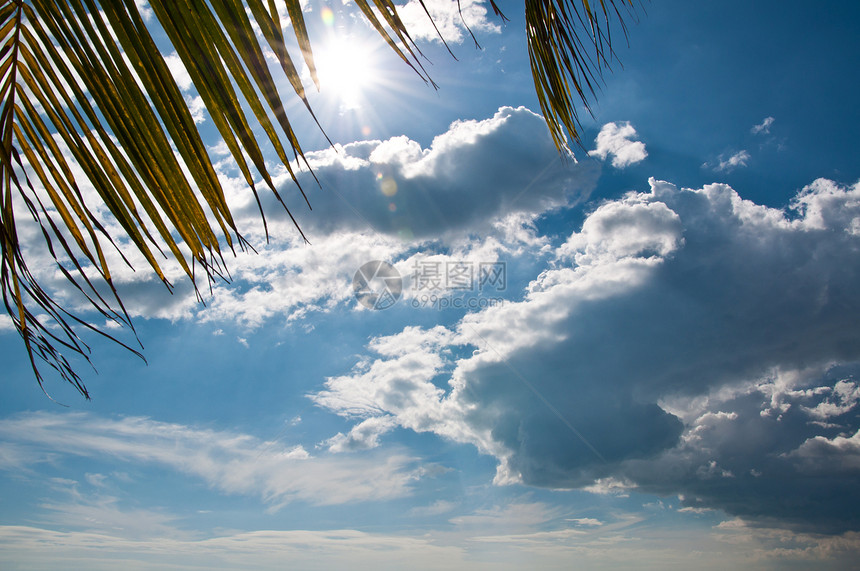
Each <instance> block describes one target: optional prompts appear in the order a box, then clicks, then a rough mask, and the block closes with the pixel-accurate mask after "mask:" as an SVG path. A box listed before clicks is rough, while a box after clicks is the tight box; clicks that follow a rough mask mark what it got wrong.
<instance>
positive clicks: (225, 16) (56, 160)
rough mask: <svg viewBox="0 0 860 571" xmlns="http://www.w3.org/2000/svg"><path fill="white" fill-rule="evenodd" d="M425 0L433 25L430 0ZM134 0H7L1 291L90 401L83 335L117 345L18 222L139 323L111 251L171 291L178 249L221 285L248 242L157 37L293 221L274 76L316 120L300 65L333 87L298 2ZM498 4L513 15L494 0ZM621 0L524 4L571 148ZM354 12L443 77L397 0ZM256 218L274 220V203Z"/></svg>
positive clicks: (88, 287)
mask: <svg viewBox="0 0 860 571" xmlns="http://www.w3.org/2000/svg"><path fill="white" fill-rule="evenodd" d="M419 3H420V4H421V6H422V7H423V8H424V11H425V12H426V13H427V15H428V17H430V12H429V11H428V10H427V7H426V6H424V2H423V0H419ZM138 4H141V3H140V2H138V1H136V0H113V1H110V2H96V1H95V0H61V1H56V2H54V1H51V0H27V1H24V0H2V1H0V38H2V40H0V41H2V50H0V97H2V112H0V128H2V153H0V179H2V198H0V201H2V202H0V209H2V214H0V243H2V266H0V281H2V289H3V301H4V303H5V305H6V309H7V311H8V313H9V315H10V316H11V318H12V320H13V322H14V325H15V327H16V329H17V331H18V333H19V334H20V335H21V338H22V339H23V342H24V346H25V348H26V350H27V353H28V355H29V358H30V361H31V365H32V367H33V371H34V373H35V375H36V379H37V381H38V383H39V385H40V386H43V377H42V374H41V372H40V369H39V366H38V362H40V361H44V363H47V365H49V366H50V367H52V368H53V369H55V370H56V372H57V373H58V374H59V375H60V376H61V377H62V378H63V379H65V380H66V381H68V382H69V383H71V384H72V385H74V386H75V387H76V388H77V389H78V390H79V391H80V392H81V394H83V395H84V396H85V397H87V398H89V395H88V393H87V390H86V388H85V386H84V383H83V381H82V379H81V377H80V376H79V375H78V374H77V373H76V372H75V370H74V368H73V366H72V363H71V362H70V361H68V360H67V359H66V358H65V357H64V353H63V352H64V351H67V352H69V351H70V352H71V353H73V354H77V355H79V356H82V357H83V358H84V359H86V360H87V361H89V354H90V348H89V346H88V345H87V344H86V343H85V341H84V340H83V339H82V337H81V336H80V334H79V333H80V332H82V331H83V330H90V331H92V332H95V333H98V334H101V335H104V336H106V337H109V338H111V339H113V340H114V341H117V340H116V339H115V338H113V337H112V336H111V335H109V334H108V333H106V332H105V331H104V330H102V329H101V328H99V327H96V326H94V325H92V324H91V323H89V322H87V321H84V320H83V318H81V317H78V316H76V315H75V314H74V313H72V312H71V310H69V309H67V308H66V307H64V305H63V304H62V303H60V302H58V301H57V300H56V299H55V298H54V295H55V294H54V293H53V292H51V291H48V290H47V289H45V288H43V287H42V286H41V285H40V283H39V281H38V280H37V279H36V277H35V274H34V272H32V271H31V268H30V267H28V263H27V262H28V255H27V252H28V251H29V250H30V248H32V247H33V246H32V245H31V244H29V243H27V244H25V243H24V242H23V241H22V239H21V234H20V230H21V227H22V226H21V225H22V224H32V223H35V225H36V227H37V228H38V229H39V230H40V231H41V235H42V238H43V240H44V242H43V246H44V247H46V248H47V252H49V253H50V255H51V256H52V257H53V260H54V262H56V265H57V268H58V271H59V272H60V273H61V274H62V276H63V277H64V278H65V279H66V280H67V281H68V283H69V284H71V285H72V286H73V287H74V288H75V290H76V291H77V292H78V293H79V294H80V295H82V296H83V298H84V299H86V300H87V302H88V304H89V306H90V308H91V310H94V311H96V312H98V314H99V315H101V316H102V317H103V318H105V319H107V320H108V322H110V323H114V324H121V325H125V326H128V327H129V328H132V324H131V321H130V319H129V316H128V314H127V312H126V310H125V308H124V307H123V304H122V301H121V300H120V298H119V296H118V294H117V290H116V288H115V286H114V282H113V280H112V277H111V268H110V266H109V263H108V260H109V259H110V258H118V259H120V260H122V261H121V263H124V264H127V265H129V266H130V265H131V263H130V261H129V259H128V257H126V256H125V255H124V253H123V252H136V253H137V254H139V255H141V256H142V257H143V258H144V259H145V260H146V262H147V263H148V264H149V266H150V268H151V270H152V271H153V272H154V273H155V275H157V276H158V277H159V279H161V280H162V281H163V282H164V283H165V285H166V286H167V287H168V288H170V287H171V284H170V282H169V281H168V278H167V277H166V275H165V273H164V271H163V269H162V266H161V265H160V264H163V263H164V260H165V259H168V258H172V259H175V260H176V261H177V262H178V264H179V265H180V266H181V268H182V270H183V271H184V272H185V274H186V275H187V276H188V278H190V280H191V282H192V283H195V280H196V278H197V274H198V273H200V272H202V273H203V274H204V275H205V276H206V279H207V280H209V281H210V282H211V280H215V279H218V278H221V279H228V278H229V274H228V273H227V270H226V267H225V264H224V259H223V256H222V250H223V248H225V247H226V248H228V249H229V250H231V251H234V250H235V248H245V247H246V246H248V244H247V242H246V241H245V240H244V239H243V238H242V236H241V234H240V233H239V231H238V229H237V227H236V224H235V222H234V220H233V216H232V215H231V212H230V208H229V207H228V205H227V202H226V200H225V195H224V189H223V188H222V186H221V184H220V182H219V180H218V177H217V175H216V172H215V168H214V167H213V163H212V160H211V159H210V157H209V155H208V153H207V150H206V146H205V144H204V143H203V140H202V138H201V134H200V132H199V130H198V128H197V126H196V124H195V122H194V118H193V117H192V115H191V113H190V112H189V107H188V104H187V103H186V101H185V99H184V98H183V95H182V93H181V91H180V89H179V87H178V86H177V83H176V80H175V78H174V76H173V75H172V73H171V71H170V69H169V67H168V64H167V61H166V58H165V55H164V54H165V53H169V51H167V52H165V50H164V46H163V45H162V46H159V45H158V44H157V43H156V41H155V40H154V39H153V37H152V35H151V33H150V30H151V29H154V28H155V27H156V26H158V27H159V29H160V30H161V31H163V34H164V35H165V36H166V37H167V38H168V40H169V42H170V47H171V49H172V50H175V52H176V54H177V55H178V57H179V59H180V60H181V61H182V63H183V64H184V66H185V68H186V70H187V72H188V75H189V77H190V79H191V82H192V83H193V86H194V88H195V89H196V91H197V93H198V94H199V96H200V98H201V99H202V101H203V103H204V105H205V108H206V111H207V113H208V117H209V118H211V120H212V123H213V124H214V125H215V127H216V128H217V129H218V132H219V133H220V136H221V138H222V139H223V141H224V144H225V145H226V147H227V149H229V151H230V153H231V155H232V158H233V159H234V160H235V162H236V164H237V166H238V168H239V170H240V172H241V173H242V175H243V177H244V179H245V182H246V183H247V186H248V187H249V189H250V191H251V192H252V193H253V195H254V197H255V199H256V200H257V204H258V206H260V205H261V202H260V197H259V195H258V187H259V186H264V187H266V190H267V191H269V192H272V193H273V194H274V195H275V196H276V197H277V199H278V200H279V201H280V202H281V204H282V205H283V207H284V208H285V209H286V211H287V213H288V214H289V215H290V217H291V218H292V214H291V213H290V211H289V209H287V207H286V205H285V204H284V202H283V201H282V200H281V197H280V196H279V194H278V191H277V189H276V188H275V185H274V183H273V181H272V174H271V168H270V167H269V166H268V165H267V164H266V161H265V160H264V157H263V152H262V150H261V148H262V147H269V146H270V147H271V149H274V151H275V153H276V154H277V156H278V158H279V159H280V162H281V163H282V164H283V166H284V167H286V169H287V170H288V172H289V173H290V175H291V176H292V178H293V180H294V181H295V182H296V185H297V190H298V191H299V192H301V193H302V195H304V191H303V190H302V189H301V187H300V186H298V181H297V180H296V176H295V173H294V171H293V166H291V165H292V164H302V163H304V164H305V165H307V163H306V161H304V154H303V150H302V147H301V145H300V143H299V139H298V136H297V134H296V133H295V131H294V130H293V128H292V126H291V123H290V120H289V118H288V117H287V113H286V111H285V106H284V102H283V100H282V96H281V94H279V93H278V90H277V80H278V79H283V78H284V77H285V78H286V79H287V80H288V81H289V83H290V85H291V86H292V88H293V90H294V91H295V94H296V95H297V96H298V97H299V98H300V99H301V100H302V101H303V102H304V105H305V107H306V110H307V112H309V113H310V114H311V115H313V111H312V110H311V106H310V105H309V104H308V101H307V98H306V97H305V92H304V87H303V85H302V80H301V76H300V73H299V71H298V67H297V64H298V62H299V61H302V62H304V64H305V66H306V67H307V69H308V70H309V72H310V75H311V78H312V79H313V82H314V84H315V85H316V86H317V88H320V81H319V79H318V78H317V72H316V67H315V65H314V57H313V51H312V47H311V44H312V42H311V38H310V36H309V34H308V30H307V28H306V26H305V21H304V14H303V12H302V8H301V3H300V2H298V1H287V2H286V3H285V5H284V3H283V2H276V1H275V0H268V2H263V0H246V1H244V2H239V1H238V0H208V1H206V2H204V1H202V0H164V1H162V0H150V1H149V2H148V6H146V7H145V8H144V9H145V13H144V14H145V16H146V17H145V16H144V14H142V12H141V9H140V6H139V5H138ZM489 4H490V7H491V8H492V9H493V11H494V12H495V14H496V15H497V16H498V17H499V18H500V19H503V20H506V18H505V17H504V15H503V14H502V11H501V10H500V8H499V6H498V5H497V4H496V2H494V1H493V0H490V2H489ZM617 4H618V6H616V2H613V1H609V2H606V1H605V0H599V4H596V3H594V2H589V1H588V0H576V1H574V0H544V1H541V0H526V2H525V20H526V33H527V36H528V50H529V58H530V62H531V69H532V73H533V76H534V81H535V87H536V91H537V95H538V98H539V102H540V106H541V110H542V111H543V114H544V116H545V118H546V121H547V124H548V126H549V129H550V132H551V134H552V137H553V140H554V142H555V144H556V146H557V147H558V148H559V149H560V150H565V149H567V141H568V137H570V139H572V140H573V141H574V142H576V143H579V137H580V136H579V131H578V127H579V117H578V115H577V105H578V104H584V105H585V108H586V109H589V101H590V100H591V99H593V97H594V95H595V87H596V85H598V84H599V79H600V73H601V71H602V70H603V69H604V68H606V67H607V66H608V63H609V62H610V61H611V60H612V57H613V54H612V50H611V42H610V36H609V27H610V25H611V23H612V21H613V20H617V21H618V22H619V23H620V24H621V29H622V30H623V29H624V19H625V17H627V16H630V15H631V14H633V11H632V10H633V5H632V0H618V2H617ZM355 5H356V6H357V7H358V9H359V10H360V12H361V14H362V15H363V16H364V18H365V19H366V21H367V22H368V23H369V24H370V25H371V26H372V27H373V28H374V29H375V30H376V31H377V32H378V33H379V34H380V36H381V37H382V38H383V39H384V41H385V42H386V43H387V45H388V46H389V47H390V48H391V49H392V50H393V51H394V53H395V54H396V55H397V56H399V58H400V59H402V60H403V62H405V63H406V64H407V65H409V66H410V67H411V68H412V69H414V70H415V72H416V73H417V74H418V75H419V76H420V77H421V78H422V79H424V80H425V81H426V82H427V83H429V84H431V85H434V86H435V84H433V82H432V80H431V79H430V77H429V76H428V75H427V73H426V71H425V69H424V67H423V65H422V58H423V56H422V54H421V52H420V50H419V49H418V47H417V46H416V45H415V43H414V42H413V41H412V39H411V38H410V35H409V31H408V30H407V28H406V26H405V25H404V23H403V21H402V20H401V19H400V16H399V15H398V11H397V7H396V6H395V4H394V3H393V2H392V1H391V0H373V2H368V1H367V0H355ZM458 5H459V2H458ZM619 6H620V7H621V9H619ZM284 8H286V10H285V11H284ZM281 14H286V15H287V16H288V17H289V23H290V25H289V27H288V28H284V27H282V19H281ZM431 20H432V18H431ZM434 25H435V24H434ZM284 29H289V30H291V33H292V35H293V36H294V38H291V42H292V41H293V40H294V43H295V45H296V46H298V51H299V52H300V55H299V58H300V60H296V59H295V55H293V54H291V52H290V50H288V49H287V42H286V40H285V38H284V33H283V30H284ZM470 33H471V31H470ZM472 37H473V39H474V36H472ZM475 43H476V44H477V40H475ZM269 50H270V51H271V52H272V53H274V54H275V56H276V57H277V61H278V65H277V66H276V69H271V68H270V66H269V65H268V63H267V59H266V55H267V52H268V51H269ZM294 51H295V49H294ZM328 57H331V56H328ZM344 57H345V56H344ZM329 65H331V64H329ZM360 80H361V79H360V78H357V79H355V80H350V81H360ZM350 87H351V85H341V86H339V87H338V89H343V90H345V91H348V90H349V89H350ZM322 88H323V89H325V88H326V86H325V84H323V85H322ZM260 133H261V134H260ZM291 158H292V159H293V160H295V161H297V162H296V163H291ZM255 181H257V182H255ZM305 200H306V201H307V199H306V198H305ZM307 206H308V207H310V203H308V204H307ZM260 215H261V219H262V222H263V227H264V229H266V220H265V215H264V213H263V210H262V207H261V206H260ZM22 219H23V220H24V221H23V222H22ZM293 222H294V223H295V219H293ZM295 224H296V228H297V230H298V232H300V233H301V229H299V226H298V224H297V223H295ZM266 231H267V230H266ZM267 235H268V234H267ZM302 236H304V234H302ZM137 254H135V255H137ZM195 288H196V285H195ZM132 331H133V328H132ZM117 342H118V343H120V344H122V343H121V342H119V341H117ZM129 349H130V350H132V351H133V352H135V353H137V354H138V355H140V353H138V352H137V351H134V350H133V349H131V348H130V347H129ZM43 389H44V386H43Z"/></svg>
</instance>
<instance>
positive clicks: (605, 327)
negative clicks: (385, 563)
mask: <svg viewBox="0 0 860 571" xmlns="http://www.w3.org/2000/svg"><path fill="white" fill-rule="evenodd" d="M858 199H860V184H858V185H855V186H853V187H850V188H845V187H840V186H839V185H837V184H835V183H832V182H830V181H825V180H819V181H816V182H815V183H813V184H812V185H810V186H809V187H807V188H806V189H804V190H803V191H802V192H801V193H800V194H799V195H798V196H797V198H796V200H795V202H794V203H793V205H792V208H790V209H788V210H786V211H783V210H776V209H772V208H767V207H763V206H760V205H756V204H753V203H751V202H749V201H745V200H742V199H741V197H740V196H739V195H738V194H737V193H736V192H735V191H734V190H732V189H731V188H729V187H728V186H726V185H719V184H715V185H708V186H706V187H704V188H702V189H698V190H689V189H678V188H677V187H675V186H674V185H671V184H668V183H664V182H659V181H651V190H650V192H645V193H629V194H628V195H626V196H624V197H622V198H621V199H619V200H616V201H610V202H606V203H604V204H602V205H600V206H599V207H598V208H597V209H596V210H595V211H594V212H592V213H591V214H590V215H589V216H588V217H587V218H586V220H585V222H584V224H583V226H582V229H581V231H580V232H576V233H574V234H573V235H571V237H570V239H569V240H568V241H567V243H566V244H564V245H563V246H562V247H561V248H559V250H558V259H557V264H556V265H555V266H553V267H551V268H549V269H547V270H546V271H545V272H543V273H542V274H541V275H540V276H538V278H536V279H535V280H534V281H533V282H532V284H531V285H530V287H529V290H528V291H527V292H526V294H525V297H524V299H523V300H522V301H520V302H515V303H506V304H504V305H502V306H497V307H493V308H489V309H487V310H485V311H482V312H479V313H475V314H470V315H467V316H466V317H465V318H464V319H463V320H462V321H461V322H460V323H459V324H458V325H457V327H456V328H455V329H454V330H449V331H448V332H447V333H444V332H440V329H439V328H436V329H434V330H430V331H427V332H425V333H424V340H423V341H420V342H418V341H416V340H415V339H416V336H417V333H416V330H414V329H410V330H409V331H408V333H409V335H408V336H407V335H405V334H406V331H405V332H404V334H401V335H400V336H394V337H391V338H386V339H387V341H385V342H377V343H375V344H373V345H372V346H371V349H378V348H379V347H380V346H397V345H400V346H402V347H403V349H402V355H400V356H398V355H394V354H392V353H390V352H389V353H380V354H381V355H382V358H381V359H378V360H377V361H374V362H372V363H371V364H370V365H368V364H367V363H365V365H364V366H363V368H362V369H360V370H357V371H355V372H354V373H353V374H352V375H348V376H345V377H339V378H335V379H330V380H329V381H328V383H327V388H326V391H323V392H321V393H320V394H318V395H316V396H315V397H314V398H315V399H316V400H317V402H318V403H319V404H321V405H323V406H328V407H329V408H332V409H333V410H338V411H341V412H344V411H349V413H348V414H357V415H359V416H361V415H364V416H376V415H378V414H380V413H385V414H391V415H392V416H393V417H394V418H395V419H396V420H397V422H398V423H399V424H401V425H402V426H404V427H407V428H412V429H414V430H418V431H433V432H436V433H438V434H440V435H443V436H445V437H448V438H452V439H454V440H458V441H462V442H470V443H472V444H475V445H476V446H477V447H478V448H479V449H480V450H481V451H482V452H485V453H488V454H492V455H494V456H496V457H497V458H498V460H499V468H498V473H497V478H496V481H497V482H500V483H502V482H510V481H520V482H523V483H525V484H530V485H536V486H544V487H550V488H565V487H586V486H589V485H590V484H592V483H594V482H595V481H596V480H598V479H601V478H603V479H606V478H614V479H616V480H625V481H629V482H633V483H634V484H636V485H638V486H639V487H641V488H642V489H644V490H648V491H654V492H658V493H661V494H682V495H683V496H684V501H685V503H687V504H688V505H691V506H695V507H713V508H720V509H724V510H726V511H727V512H729V513H733V514H737V515H741V516H744V517H745V518H748V519H761V520H766V519H768V518H771V519H777V520H779V521H783V522H786V523H787V524H791V525H796V526H806V527H807V528H810V529H821V530H827V531H839V530H844V529H855V528H857V526H858V525H860V521H858V518H857V517H856V516H855V515H854V512H856V511H857V510H856V508H857V507H860V491H855V487H856V486H855V485H854V484H855V483H856V479H857V477H858V476H860V462H858V459H860V436H857V434H858V428H860V421H858V415H857V410H856V408H855V407H856V404H857V402H858V400H860V399H858V397H856V396H852V395H854V392H852V391H854V388H853V387H854V385H853V384H852V383H853V381H851V376H850V375H851V373H852V372H853V371H854V369H846V370H843V369H833V368H832V367H833V366H834V365H835V364H838V363H843V364H848V365H850V364H851V363H853V362H857V361H860V327H858V323H860V296H857V295H856V294H857V291H858V287H857V284H858V283H860V264H858V263H857V262H858V261H860V260H858V256H860V200H858ZM434 344H437V345H434ZM456 345H465V346H472V348H473V349H474V353H472V354H471V355H470V356H467V357H464V358H461V359H454V358H452V357H450V355H449V356H448V357H447V365H445V364H443V361H445V359H443V358H442V357H443V356H444V355H445V350H446V348H447V349H450V348H452V347H454V346H456ZM460 354H462V351H461V352H460ZM407 357H408V358H407ZM419 358H420V360H421V362H422V363H424V365H423V366H422V367H417V366H416V364H415V363H416V359H419ZM839 371H842V372H839ZM440 374H443V375H445V376H447V378H448V380H449V382H448V385H447V387H446V388H445V390H444V391H443V390H442V389H440V388H439V387H444V386H445V385H444V382H440V380H439V378H438V375H440ZM407 380H408V382H406V381H407ZM394 395H397V398H396V399H395V398H393V397H394ZM358 402H360V403H362V404H360V405H356V403H358ZM394 402H396V404H393V405H392V404H391V403H394Z"/></svg>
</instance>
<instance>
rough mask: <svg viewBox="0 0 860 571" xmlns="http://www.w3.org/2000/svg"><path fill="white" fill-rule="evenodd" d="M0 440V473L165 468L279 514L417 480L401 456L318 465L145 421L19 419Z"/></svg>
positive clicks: (404, 488)
mask: <svg viewBox="0 0 860 571" xmlns="http://www.w3.org/2000/svg"><path fill="white" fill-rule="evenodd" d="M0 436H2V438H3V440H4V443H3V445H2V447H3V449H4V454H3V455H4V456H6V450H8V449H9V447H10V446H11V449H12V452H13V455H12V456H13V459H14V458H17V459H18V460H17V462H16V463H17V464H19V466H16V465H14V464H16V463H11V464H10V465H5V466H0V467H3V468H5V469H15V468H21V467H23V468H27V467H28V466H31V465H33V464H34V463H36V462H39V461H47V460H48V459H51V461H59V460H60V459H62V458H63V457H67V456H79V457H87V458H100V459H105V458H110V459H113V460H114V461H123V462H128V463H131V464H143V465H157V466H160V467H165V468H168V469H171V470H175V471H176V472H179V473H182V474H188V475H190V476H194V477H196V478H200V479H202V480H203V481H205V482H206V483H207V484H209V485H210V486H211V487H212V488H214V489H216V490H219V491H221V492H224V493H229V494H244V495H256V496H259V497H260V498H261V499H262V500H263V501H265V502H267V503H270V504H272V505H274V506H276V507H279V506H281V505H284V504H286V503H288V502H291V501H294V500H301V501H305V502H309V503H313V504H324V505H329V504H340V503H345V502H355V501H367V500H381V499H389V498H398V497H403V496H406V495H408V494H409V493H410V483H411V482H413V481H414V480H415V479H417V478H418V477H419V474H420V467H419V466H417V465H416V462H415V460H414V459H412V458H409V457H406V456H403V455H402V454H396V453H395V454H378V455H375V456H362V457H360V458H359V457H357V456H336V457H332V456H325V455H324V456H316V457H315V456H311V455H310V454H308V452H307V451H305V450H304V448H302V447H301V446H285V445H283V444H280V443H278V442H265V441H261V440H259V439H257V438H255V437H253V436H249V435H247V434H241V433H233V432H228V431H217V430H211V429H199V428H194V427H190V426H183V425H179V424H168V423H163V422H158V421H154V420H150V419H147V418H133V417H127V418H120V419H116V420H114V419H106V418H100V417H97V416H94V415H89V414H80V413H79V414H47V413H33V414H24V415H19V416H17V417H14V418H11V419H4V420H0ZM16 449H17V450H19V451H20V450H23V451H25V452H26V454H20V453H14V451H15V450H16Z"/></svg>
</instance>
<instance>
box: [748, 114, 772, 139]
mask: <svg viewBox="0 0 860 571" xmlns="http://www.w3.org/2000/svg"><path fill="white" fill-rule="evenodd" d="M774 121H775V119H774V118H773V117H765V118H764V120H763V121H762V122H761V123H759V124H758V125H753V126H752V128H751V129H750V133H752V134H753V135H760V134H765V135H767V134H768V133H770V126H771V125H773V122H774Z"/></svg>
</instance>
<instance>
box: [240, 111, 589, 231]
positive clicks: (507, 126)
mask: <svg viewBox="0 0 860 571" xmlns="http://www.w3.org/2000/svg"><path fill="white" fill-rule="evenodd" d="M308 157H309V162H310V164H311V166H312V168H313V169H314V173H315V174H316V176H317V177H318V179H319V181H320V184H321V188H320V187H318V186H317V185H316V183H314V182H313V180H312V178H311V177H310V175H309V174H308V173H307V172H303V173H300V174H299V180H300V182H301V184H302V186H303V188H305V190H306V192H307V193H308V197H309V199H310V202H311V205H312V207H313V211H312V212H307V207H306V206H304V205H303V204H301V203H300V202H299V201H298V198H297V197H296V194H297V193H296V190H295V188H294V186H293V183H292V182H291V181H290V179H289V178H288V177H282V178H281V179H279V180H280V184H281V185H282V188H283V194H284V195H285V196H288V197H291V201H290V205H291V207H292V210H293V211H294V213H295V214H296V216H297V218H298V220H299V223H300V224H301V226H302V228H304V229H306V230H307V231H308V232H310V234H311V235H319V234H329V233H332V232H337V231H367V230H370V229H371V228H372V229H374V230H376V231H377V232H380V233H383V234H386V235H392V236H398V237H405V238H413V237H414V238H418V239H424V238H436V237H439V236H440V235H443V234H445V233H448V232H463V231H466V232H482V231H484V230H486V229H487V228H489V227H490V225H491V224H492V223H493V222H494V221H496V220H498V219H499V218H501V217H504V216H505V215H509V214H512V213H531V214H539V213H542V212H544V211H546V210H548V209H551V208H555V207H558V206H562V205H567V204H570V203H572V202H576V201H578V200H581V199H583V198H585V197H587V196H588V194H589V193H590V191H591V190H592V189H593V188H594V185H595V183H596V180H597V176H598V175H599V167H598V166H597V165H595V164H592V163H576V162H575V161H574V160H573V159H572V158H570V157H563V156H562V155H561V154H560V153H559V151H558V150H557V149H556V148H555V146H554V145H553V143H552V139H551V138H550V136H549V131H548V130H547V127H546V124H545V122H544V121H543V119H542V118H541V117H540V116H538V115H536V114H534V113H532V112H531V111H529V110H528V109H526V108H524V107H520V108H517V109H513V108H510V107H504V108H502V109H499V111H498V112H497V113H496V114H495V115H494V116H493V117H491V118H489V119H485V120H481V121H457V122H455V123H454V124H452V125H451V127H450V128H449V129H448V131H447V132H445V133H443V134H441V135H439V136H437V137H436V138H435V139H434V140H433V143H432V144H431V146H430V148H428V149H422V148H421V146H420V145H419V144H418V143H416V142H415V141H412V140H410V139H408V138H406V137H395V138H392V139H388V140H386V141H361V142H356V143H351V144H348V145H344V146H339V147H337V148H336V149H329V150H325V151H319V152H314V153H309V154H308ZM268 206H271V207H270V208H267V211H268V212H273V213H274V212H277V208H276V207H275V206H274V205H271V204H270V205H268ZM255 208H256V207H255V206H254V205H252V204H250V203H249V204H248V205H247V207H246V210H247V213H245V214H246V215H250V216H254V215H256V211H255ZM240 215H241V214H240Z"/></svg>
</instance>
